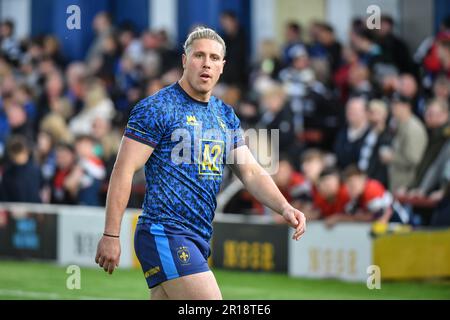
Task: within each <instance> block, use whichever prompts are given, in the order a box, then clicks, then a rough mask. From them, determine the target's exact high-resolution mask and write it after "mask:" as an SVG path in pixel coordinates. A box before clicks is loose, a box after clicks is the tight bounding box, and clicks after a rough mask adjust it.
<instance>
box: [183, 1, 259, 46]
mask: <svg viewBox="0 0 450 320" xmlns="http://www.w3.org/2000/svg"><path fill="white" fill-rule="evenodd" d="M250 1H251V0H206V1H205V0H189V1H187V0H178V41H179V42H183V41H184V39H185V38H186V36H187V35H188V33H189V31H190V29H191V28H192V26H194V25H197V24H202V25H206V26H208V27H210V28H213V29H216V30H219V31H220V21H219V17H220V13H221V12H222V11H224V10H231V11H234V12H235V13H236V15H237V17H238V19H239V22H240V23H241V25H242V26H243V27H244V28H245V30H246V32H247V35H250V26H251V21H250V17H251V14H250ZM249 41H250V38H249Z"/></svg>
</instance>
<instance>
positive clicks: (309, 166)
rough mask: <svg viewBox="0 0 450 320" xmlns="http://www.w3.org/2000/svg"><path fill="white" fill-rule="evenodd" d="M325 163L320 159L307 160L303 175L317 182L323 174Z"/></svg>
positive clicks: (304, 164)
mask: <svg viewBox="0 0 450 320" xmlns="http://www.w3.org/2000/svg"><path fill="white" fill-rule="evenodd" d="M323 167H324V162H323V161H322V160H321V159H320V158H312V159H309V160H306V161H304V162H303V164H302V169H303V173H304V174H305V175H306V177H307V178H308V179H310V180H312V181H316V180H317V178H318V177H319V175H320V173H321V172H322V170H323Z"/></svg>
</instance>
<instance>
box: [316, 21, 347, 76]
mask: <svg viewBox="0 0 450 320" xmlns="http://www.w3.org/2000/svg"><path fill="white" fill-rule="evenodd" d="M318 40H319V42H320V44H321V45H322V46H323V47H324V49H325V51H326V61H327V64H328V66H329V70H330V72H331V73H332V74H334V72H336V70H337V69H338V67H339V65H340V63H341V50H342V48H341V44H340V43H339V42H338V41H337V40H336V36H335V34H334V29H333V27H332V26H331V25H329V24H327V23H322V24H320V28H319V32H318Z"/></svg>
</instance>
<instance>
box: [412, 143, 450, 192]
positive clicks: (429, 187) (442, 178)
mask: <svg viewBox="0 0 450 320" xmlns="http://www.w3.org/2000/svg"><path fill="white" fill-rule="evenodd" d="M448 159H450V140H447V142H446V143H445V144H444V145H443V147H442V149H441V151H440V152H439V154H438V156H437V157H436V160H434V161H433V163H432V164H431V165H430V167H429V168H428V170H427V171H426V172H425V175H424V177H423V179H422V181H421V182H420V185H419V187H418V188H417V189H415V190H412V191H411V192H410V194H409V195H410V196H427V197H429V199H431V200H433V201H440V200H441V199H442V197H443V196H444V195H445V192H446V185H447V182H448V181H449V179H448V177H450V175H448V174H449V173H450V172H449V171H448V169H449V168H450V164H448ZM447 166H449V167H448V168H447ZM447 191H450V190H447ZM447 194H448V192H447Z"/></svg>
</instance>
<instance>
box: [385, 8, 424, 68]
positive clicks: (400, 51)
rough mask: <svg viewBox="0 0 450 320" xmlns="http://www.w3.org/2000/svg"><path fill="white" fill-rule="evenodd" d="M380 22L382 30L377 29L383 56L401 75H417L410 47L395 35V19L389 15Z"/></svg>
mask: <svg viewBox="0 0 450 320" xmlns="http://www.w3.org/2000/svg"><path fill="white" fill-rule="evenodd" d="M380 20H381V25H380V29H376V36H377V42H378V44H379V45H380V46H381V49H382V51H383V54H384V55H385V56H386V57H387V59H388V60H389V61H392V63H393V64H394V65H395V66H396V68H397V70H398V71H399V72H400V73H412V74H416V70H415V66H414V63H413V61H412V58H411V55H410V53H409V50H408V46H407V45H406V43H405V42H404V41H403V40H402V39H401V38H399V37H398V36H397V35H396V34H395V33H394V25H395V22H394V19H393V18H392V17H391V16H389V15H382V16H381V19H380Z"/></svg>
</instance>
